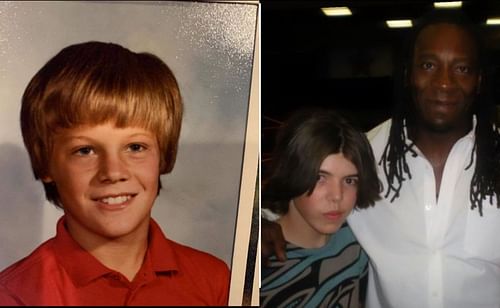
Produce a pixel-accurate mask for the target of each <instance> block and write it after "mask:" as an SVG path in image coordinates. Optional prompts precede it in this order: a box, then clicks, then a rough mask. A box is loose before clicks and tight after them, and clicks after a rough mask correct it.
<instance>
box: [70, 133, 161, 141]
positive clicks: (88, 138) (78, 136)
mask: <svg viewBox="0 0 500 308" xmlns="http://www.w3.org/2000/svg"><path fill="white" fill-rule="evenodd" d="M141 136H143V137H146V138H150V139H154V138H155V136H154V135H153V134H147V133H133V134H131V135H128V136H126V138H135V137H141ZM61 139H62V140H63V141H71V140H75V139H82V140H93V138H92V137H89V136H81V135H66V136H63V137H61Z"/></svg>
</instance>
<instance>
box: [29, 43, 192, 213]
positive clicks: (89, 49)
mask: <svg viewBox="0 0 500 308" xmlns="http://www.w3.org/2000/svg"><path fill="white" fill-rule="evenodd" d="M182 112H183V106H182V99H181V95H180V91H179V86H178V84H177V81H176V79H175V76H174V74H173V73H172V71H171V70H170V69H169V67H168V66H167V65H166V64H165V63H164V62H163V61H162V60H160V59H159V58H158V57H156V56H154V55H152V54H149V53H135V52H132V51H130V50H128V49H126V48H123V47H122V46H120V45H116V44H112V43H102V42H86V43H81V44H75V45H71V46H68V47H66V48H64V49H63V50H61V51H60V52H59V53H58V54H57V55H56V56H54V57H53V58H52V59H50V60H49V62H47V63H46V64H45V65H44V66H43V67H42V68H41V69H40V71H38V72H37V73H36V74H35V76H34V77H33V78H32V79H31V81H30V82H29V84H28V86H27V88H26V90H25V92H24V94H23V98H22V107H21V130H22V134H23V139H24V143H25V145H26V148H27V150H28V153H29V156H30V160H31V165H32V168H33V172H34V174H35V178H36V179H43V178H44V177H46V176H47V175H48V168H49V161H50V155H51V151H52V145H53V144H52V143H53V139H52V137H53V135H54V134H55V133H57V131H58V129H62V128H71V127H75V126H78V125H97V124H104V123H106V122H112V123H114V124H115V125H116V126H117V127H130V126H137V127H141V128H145V129H147V130H149V131H151V132H153V133H154V134H155V135H156V137H157V140H158V145H159V148H160V151H161V161H160V166H159V167H160V173H161V174H165V173H169V172H170V171H172V169H173V167H174V164H175V158H176V154H177V145H178V140H179V135H180V130H181V122H182ZM44 188H45V194H46V196H47V199H48V200H49V201H51V202H53V203H54V204H56V205H57V206H62V205H61V204H60V201H59V197H58V194H57V189H56V188H55V186H54V185H52V184H51V183H44Z"/></svg>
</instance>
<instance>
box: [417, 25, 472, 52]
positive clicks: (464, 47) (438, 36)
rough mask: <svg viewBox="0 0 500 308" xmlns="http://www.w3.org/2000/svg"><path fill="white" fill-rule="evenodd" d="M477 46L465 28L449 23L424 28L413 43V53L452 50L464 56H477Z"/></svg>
mask: <svg viewBox="0 0 500 308" xmlns="http://www.w3.org/2000/svg"><path fill="white" fill-rule="evenodd" d="M477 47H478V46H477V44H476V41H475V39H474V37H473V35H472V34H471V33H470V31H469V30H467V29H466V28H465V27H463V26H461V25H457V24H451V23H436V24H430V25H428V26H426V27H424V28H423V29H422V30H421V31H420V32H419V34H418V36H417V39H416V41H415V46H414V50H415V52H425V51H428V50H434V49H436V48H437V49H443V50H444V49H454V50H456V51H458V52H461V53H463V54H464V55H466V56H472V57H474V56H477Z"/></svg>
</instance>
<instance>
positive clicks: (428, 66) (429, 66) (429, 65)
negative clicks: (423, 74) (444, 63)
mask: <svg viewBox="0 0 500 308" xmlns="http://www.w3.org/2000/svg"><path fill="white" fill-rule="evenodd" d="M421 67H422V68H423V69H424V70H431V69H433V68H434V64H433V63H431V62H424V63H422V64H421Z"/></svg>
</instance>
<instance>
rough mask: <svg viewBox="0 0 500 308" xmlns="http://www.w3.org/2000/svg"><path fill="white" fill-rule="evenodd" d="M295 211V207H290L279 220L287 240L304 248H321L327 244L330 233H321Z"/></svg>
mask: <svg viewBox="0 0 500 308" xmlns="http://www.w3.org/2000/svg"><path fill="white" fill-rule="evenodd" d="M293 212H294V209H292V207H290V208H289V210H288V212H287V213H286V214H285V215H283V216H282V217H281V218H280V219H279V220H278V223H279V224H280V226H281V229H282V231H283V236H284V237H285V240H286V241H287V242H289V243H292V244H294V245H296V246H299V247H302V248H321V247H323V246H325V245H326V243H327V242H328V239H329V238H330V235H329V234H319V233H318V232H316V230H314V229H313V228H312V227H311V226H310V225H309V224H308V223H307V222H306V221H305V220H304V219H303V218H302V216H300V214H299V213H293Z"/></svg>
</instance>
